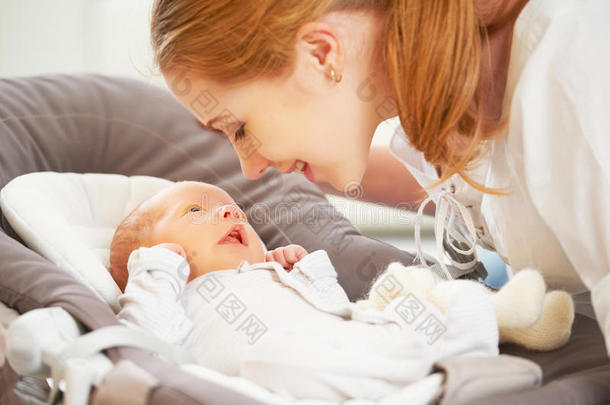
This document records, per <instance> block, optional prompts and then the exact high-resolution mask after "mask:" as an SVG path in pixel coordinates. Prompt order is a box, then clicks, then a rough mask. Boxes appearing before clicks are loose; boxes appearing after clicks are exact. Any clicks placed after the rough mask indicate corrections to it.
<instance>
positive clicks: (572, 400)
mask: <svg viewBox="0 0 610 405" xmlns="http://www.w3.org/2000/svg"><path fill="white" fill-rule="evenodd" d="M48 170H52V171H58V172H77V173H86V172H98V173H119V174H123V175H149V176H157V177H164V178H167V179H170V180H174V181H178V180H199V181H205V182H209V183H212V184H216V185H218V186H220V187H223V188H224V189H226V190H227V191H228V192H229V194H231V195H232V196H233V198H234V199H235V201H236V202H237V203H238V204H239V205H240V206H241V207H242V208H243V209H244V210H245V212H246V214H247V215H248V217H249V218H250V221H251V223H252V224H253V226H254V228H255V229H256V230H257V232H258V233H259V235H260V236H261V238H262V239H263V241H264V242H265V244H266V245H267V248H268V249H273V248H276V247H279V246H282V245H286V244H289V243H297V244H300V245H302V246H304V247H305V248H306V249H307V250H308V251H313V250H316V249H325V250H327V252H328V254H329V256H330V258H331V260H332V261H333V263H334V265H335V267H336V269H337V273H338V275H339V282H340V283H341V284H342V286H343V287H344V288H345V289H346V291H347V293H348V295H349V297H350V298H351V299H352V300H354V299H356V298H358V297H362V296H363V294H364V293H365V292H366V291H367V289H368V287H369V286H370V284H371V281H372V280H373V279H374V278H375V276H376V275H377V274H378V273H380V272H381V271H382V270H383V269H384V268H385V267H386V266H387V264H388V263H389V262H391V261H400V262H402V263H404V264H407V265H408V264H411V263H412V261H413V255H411V254H410V253H408V252H403V251H401V250H399V249H396V248H394V247H392V246H389V245H387V244H385V243H382V242H380V241H377V240H375V239H371V238H367V237H364V236H362V235H360V234H359V233H358V232H357V230H356V229H355V228H354V227H353V226H352V225H351V224H350V223H349V222H348V221H347V220H346V219H345V218H343V217H342V216H341V215H339V213H338V212H336V211H335V210H334V209H333V207H332V206H331V205H330V204H329V203H328V201H327V200H326V199H325V198H324V195H323V194H322V193H321V192H320V191H319V189H318V188H317V186H315V185H313V184H311V183H309V182H308V181H307V180H306V179H305V178H304V177H302V176H301V175H300V174H291V175H283V174H280V173H279V172H277V171H275V170H268V171H267V172H266V173H265V175H264V176H263V177H262V178H260V179H258V180H255V181H252V180H248V179H246V178H245V177H244V176H243V175H242V174H241V171H240V167H239V160H238V159H237V155H236V154H235V152H234V151H233V149H232V148H231V145H230V143H229V141H228V140H227V139H226V137H225V136H224V135H220V134H218V133H214V132H210V131H206V130H204V129H203V128H202V127H201V126H200V125H199V124H198V122H197V121H196V120H195V119H194V118H193V116H192V115H191V114H190V113H189V112H188V111H187V110H186V109H184V108H183V107H182V106H181V105H180V104H179V103H178V102H177V101H175V100H174V98H173V97H172V96H171V94H170V93H169V92H167V91H166V90H164V89H161V88H159V87H155V86H152V85H148V84H146V83H143V82H139V81H136V80H133V79H125V78H116V77H107V76H101V75H49V76H35V77H24V78H14V79H1V80H0V187H3V186H4V185H5V184H6V183H7V182H9V181H10V180H11V179H13V178H14V177H16V176H19V175H21V174H25V173H30V172H34V171H48ZM40 204H41V209H44V201H41V202H40ZM0 225H1V232H0V301H2V302H3V303H4V304H6V305H7V306H9V307H11V308H14V309H15V310H17V311H18V312H19V313H24V312H27V311H29V310H32V309H35V308H39V307H48V306H61V307H63V308H64V309H66V310H67V311H68V312H70V313H71V314H72V315H73V316H74V317H75V318H76V319H78V320H79V321H80V322H81V323H82V324H83V325H84V326H85V327H86V328H88V329H97V328H100V327H103V326H107V325H114V324H117V323H118V322H117V321H116V319H115V316H114V313H113V312H112V310H111V309H110V307H109V306H108V305H107V304H106V303H104V302H102V301H101V300H100V299H98V298H97V296H95V295H94V294H93V292H91V291H90V290H89V289H88V288H86V287H85V286H83V285H82V284H80V282H78V281H77V280H75V279H74V278H72V277H71V276H69V275H68V274H66V273H64V272H63V271H61V270H59V269H58V268H57V267H56V266H55V265H53V264H52V263H51V262H49V261H48V260H46V259H44V258H43V257H41V256H40V255H38V254H37V253H35V252H34V251H32V250H30V249H28V248H27V247H26V246H24V245H23V243H22V241H21V240H20V238H19V237H18V236H17V235H16V234H15V232H14V231H13V229H11V227H10V226H9V224H8V223H7V221H6V219H5V218H4V217H3V216H2V215H1V212H0ZM501 351H502V352H503V353H507V354H512V355H517V356H521V357H525V358H528V359H530V360H533V361H535V362H536V363H538V364H539V365H540V366H541V367H542V370H543V374H544V385H543V386H542V387H541V388H539V389H535V390H530V391H525V392H517V393H513V394H510V395H504V396H501V397H500V396H496V397H493V398H485V399H484V400H480V401H476V402H474V403H476V404H488V403H498V404H514V403H520V404H537V405H538V404H540V405H542V404H549V405H550V404H553V405H563V404H565V405H567V404H579V405H593V404H596V405H597V404H599V405H601V404H610V362H609V361H608V359H607V358H606V356H605V352H604V344H603V340H602V337H601V332H600V330H599V328H598V326H597V324H596V323H595V321H594V320H593V319H591V318H587V317H585V316H583V315H577V316H576V321H575V323H574V327H573V331H572V338H571V340H570V342H569V343H568V344H567V345H566V346H565V347H563V348H561V349H559V350H557V351H554V352H549V353H539V352H530V351H527V350H525V349H522V348H519V347H516V346H512V345H505V346H502V347H501ZM106 353H107V354H108V356H109V357H110V358H111V359H112V360H113V361H115V362H116V361H118V360H119V359H128V360H131V361H133V362H134V363H135V364H137V365H139V366H140V367H142V368H143V369H145V370H146V371H148V372H149V373H150V374H152V375H153V376H155V377H156V378H157V379H159V380H160V384H159V385H157V386H156V387H154V388H153V389H152V390H151V392H150V395H149V403H150V404H151V405H162V404H171V403H180V404H232V405H233V404H234V405H241V404H256V402H255V401H253V400H252V399H251V398H247V397H244V396H243V395H240V394H237V393H233V392H230V391H227V390H226V389H224V388H223V387H220V386H218V385H216V384H214V383H211V382H208V381H204V380H201V379H199V378H196V377H195V376H193V375H191V374H189V373H187V372H185V371H182V370H180V369H179V368H178V367H177V366H175V365H172V364H169V363H167V362H166V361H163V360H162V359H160V358H158V357H156V356H153V355H151V354H150V353H148V352H145V351H142V350H139V349H134V348H127V347H121V348H115V349H109V350H107V351H106ZM15 378H16V376H15V374H14V372H12V370H11V369H10V367H9V366H8V364H7V363H5V364H4V366H3V367H2V370H0V404H1V405H5V404H18V403H19V402H18V401H17V399H16V398H15V397H14V396H12V395H11V392H12V389H11V387H12V385H13V384H14V383H15ZM93 395H95V392H94V393H93Z"/></svg>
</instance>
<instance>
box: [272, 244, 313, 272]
mask: <svg viewBox="0 0 610 405" xmlns="http://www.w3.org/2000/svg"><path fill="white" fill-rule="evenodd" d="M306 255H307V250H305V248H304V247H302V246H299V245H294V244H293V245H288V246H282V247H279V248H277V249H273V250H271V251H269V252H267V254H266V255H265V261H266V262H278V263H279V264H281V265H282V267H283V268H284V269H286V270H288V271H290V270H292V266H294V264H295V263H296V262H298V261H299V260H301V259H302V258H303V257H305V256H306Z"/></svg>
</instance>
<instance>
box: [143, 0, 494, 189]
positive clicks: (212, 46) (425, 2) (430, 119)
mask: <svg viewBox="0 0 610 405" xmlns="http://www.w3.org/2000/svg"><path fill="white" fill-rule="evenodd" d="M475 1H476V0H307V1H303V0H256V1H237V0H213V1H212V0H197V1H192V0H155V3H154V5H153V9H152V19H151V44H152V47H153V52H154V62H155V65H156V66H158V68H159V70H160V71H162V72H174V71H181V72H185V71H188V72H190V73H192V74H196V75H197V74H199V75H202V76H203V77H206V78H208V79H210V80H214V81H217V82H222V83H235V82H238V81H248V80H252V79H256V78H257V77H271V76H275V75H279V74H282V73H285V71H286V70H287V69H291V68H292V67H293V61H294V56H295V42H294V38H295V36H296V33H297V30H298V29H299V27H301V26H302V25H303V24H305V23H307V22H310V21H314V20H316V19H318V18H319V17H321V16H322V15H324V14H326V13H329V12H331V11H339V10H353V11H373V12H375V13H377V14H378V15H380V16H381V18H384V19H385V21H384V26H385V27H387V31H386V32H385V35H386V38H385V41H384V42H385V44H386V46H385V49H383V50H382V51H383V52H382V55H383V58H384V59H385V65H386V66H387V69H388V74H389V75H390V78H391V80H392V84H393V86H392V87H393V93H394V102H395V107H396V110H397V111H398V116H399V118H400V121H401V125H402V127H403V129H404V131H405V134H406V135H407V137H408V139H409V142H410V144H411V145H412V146H413V147H415V148H416V149H417V150H419V151H421V152H423V154H424V157H425V159H426V160H427V161H428V162H430V163H431V164H433V165H435V166H438V167H440V168H441V171H442V174H441V178H440V179H439V180H438V181H437V182H435V183H434V184H433V185H431V186H430V188H431V189H432V188H434V187H436V186H437V185H439V184H440V183H442V182H444V181H445V180H447V179H449V178H450V177H451V176H453V175H454V174H455V173H458V174H459V175H460V176H461V177H462V178H463V179H464V180H465V181H466V182H467V183H468V184H470V185H471V186H472V187H474V188H476V189H477V190H479V191H481V192H484V193H490V194H498V195H499V194H506V192H505V191H502V190H500V189H492V188H487V187H485V186H483V185H481V184H478V183H476V182H475V181H474V180H473V179H471V178H470V177H469V176H468V174H467V172H468V171H469V170H471V169H472V168H473V164H474V163H475V161H476V158H477V157H478V156H479V155H480V154H481V152H482V145H483V144H484V140H485V139H489V138H491V135H489V134H491V133H493V132H495V131H496V130H497V129H499V128H500V127H502V126H503V125H504V124H506V121H504V122H503V123H500V125H498V124H495V125H493V124H486V123H485V122H484V121H485V120H484V117H483V113H482V103H481V97H480V94H479V91H478V87H479V86H478V85H479V70H480V64H481V53H482V52H481V47H482V44H483V43H485V41H486V39H487V31H486V29H485V27H481V25H480V24H479V20H478V17H477V14H476V7H475ZM458 149H459V150H461V151H463V152H461V153H459V154H458V153H456V150H458Z"/></svg>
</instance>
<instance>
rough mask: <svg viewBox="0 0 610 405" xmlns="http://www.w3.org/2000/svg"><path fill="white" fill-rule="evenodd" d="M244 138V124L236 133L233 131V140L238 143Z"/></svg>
mask: <svg viewBox="0 0 610 405" xmlns="http://www.w3.org/2000/svg"><path fill="white" fill-rule="evenodd" d="M245 137H246V124H242V126H241V127H239V128H238V129H237V131H235V140H236V141H239V140H241V139H244V138H245Z"/></svg>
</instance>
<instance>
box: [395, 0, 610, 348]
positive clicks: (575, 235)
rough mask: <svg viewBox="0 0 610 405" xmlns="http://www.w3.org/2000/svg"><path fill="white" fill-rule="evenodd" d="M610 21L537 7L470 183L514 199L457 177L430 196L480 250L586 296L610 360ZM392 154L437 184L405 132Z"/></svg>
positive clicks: (525, 22) (609, 6)
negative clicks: (501, 130) (470, 229)
mask: <svg viewBox="0 0 610 405" xmlns="http://www.w3.org/2000/svg"><path fill="white" fill-rule="evenodd" d="M609 21H610V1H608V0H579V1H573V0H530V1H529V3H528V4H527V5H526V6H525V8H524V9H523V10H522V12H521V14H520V15H519V18H518V20H517V21H516V24H515V29H514V34H513V42H512V49H511V60H510V65H509V72H508V83H507V88H506V94H505V99H504V114H505V115H504V116H505V117H509V125H508V128H507V130H506V131H507V133H506V136H505V137H504V138H502V140H499V141H488V142H486V143H485V147H486V153H485V155H484V156H483V158H482V159H480V162H479V163H480V164H479V166H478V167H476V168H475V169H474V170H473V173H472V174H471V175H472V177H473V179H474V180H475V181H477V182H479V183H481V184H484V185H485V186H487V187H494V188H496V187H506V186H508V187H510V190H512V191H513V193H512V194H511V195H510V196H494V195H489V194H482V193H481V192H479V191H477V190H476V189H474V188H473V187H471V186H470V185H469V184H467V183H466V182H465V181H463V180H462V179H461V178H460V177H459V176H458V175H454V176H453V177H452V178H451V179H449V180H448V181H447V182H445V183H443V184H442V185H440V186H438V187H437V188H436V189H434V190H432V191H431V192H430V194H431V196H432V198H433V199H434V200H436V201H438V199H439V198H443V197H441V196H443V195H445V196H446V195H449V196H450V197H454V199H455V200H457V201H459V203H460V204H461V205H462V208H465V209H466V212H467V214H468V215H466V217H468V216H470V217H471V219H472V222H473V225H474V231H475V232H474V234H476V239H477V240H478V242H479V244H481V245H482V246H483V247H486V248H492V249H495V250H496V251H497V252H498V254H499V255H500V256H501V257H502V258H503V259H504V261H505V262H507V263H508V264H509V266H510V268H511V269H512V270H513V271H519V270H520V269H523V268H534V269H537V270H539V271H540V272H541V273H542V274H543V275H544V277H545V279H546V281H547V283H548V285H549V288H552V289H564V290H567V291H569V292H571V293H578V292H582V291H586V290H590V291H591V297H592V304H593V308H594V310H595V314H596V317H597V320H598V322H599V324H600V327H601V329H602V332H603V333H604V335H605V338H606V347H607V348H608V349H609V354H610V274H609V272H610V24H609V23H608V22H609ZM390 149H391V151H392V153H393V155H394V156H395V157H396V158H397V159H399V160H401V161H403V162H404V164H405V166H406V167H407V168H408V169H409V170H410V172H411V173H412V174H413V176H414V177H415V178H416V180H417V181H418V182H419V183H420V184H421V185H422V186H428V185H430V184H431V183H433V182H434V181H436V180H437V179H438V176H437V174H436V170H435V169H434V167H433V166H432V165H431V164H429V163H428V162H426V161H425V160H424V158H423V154H422V153H421V152H419V151H417V150H415V149H414V148H412V147H411V146H410V145H409V142H408V141H407V138H406V136H405V134H404V132H402V130H398V131H396V132H395V133H394V136H393V137H392V140H391V144H390ZM441 190H444V191H441ZM438 212H439V210H438V203H437V215H438ZM443 219H444V218H443ZM458 219H460V218H458ZM461 219H463V221H464V222H465V223H467V222H468V218H464V217H461ZM437 220H438V218H437ZM441 233H442V230H441ZM437 237H438V235H437ZM473 239H474V235H473Z"/></svg>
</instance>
